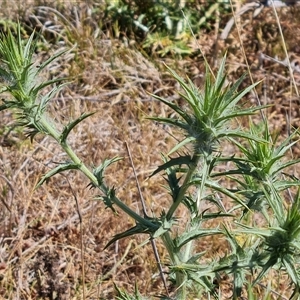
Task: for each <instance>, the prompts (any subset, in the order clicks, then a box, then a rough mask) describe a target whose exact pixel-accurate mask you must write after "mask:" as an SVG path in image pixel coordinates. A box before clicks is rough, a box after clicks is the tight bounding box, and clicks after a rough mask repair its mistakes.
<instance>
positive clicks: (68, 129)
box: [60, 113, 94, 143]
mask: <svg viewBox="0 0 300 300" xmlns="http://www.w3.org/2000/svg"><path fill="white" fill-rule="evenodd" d="M93 114H94V113H84V114H82V115H81V116H80V117H79V118H77V119H76V120H74V121H72V122H70V123H69V124H68V125H66V126H65V128H64V130H63V131H62V133H61V135H60V142H61V143H65V142H66V140H67V137H68V135H69V133H70V132H71V130H72V129H73V128H74V127H75V126H76V125H78V124H79V123H80V122H81V121H83V120H84V119H86V118H88V117H89V116H91V115H93Z"/></svg>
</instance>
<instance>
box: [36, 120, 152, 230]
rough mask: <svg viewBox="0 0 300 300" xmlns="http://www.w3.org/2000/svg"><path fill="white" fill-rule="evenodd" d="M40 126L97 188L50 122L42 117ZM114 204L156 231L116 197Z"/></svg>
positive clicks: (95, 181)
mask: <svg viewBox="0 0 300 300" xmlns="http://www.w3.org/2000/svg"><path fill="white" fill-rule="evenodd" d="M39 122H40V124H41V125H42V128H44V129H45V132H46V134H48V135H50V136H52V137H53V138H54V139H55V140H56V141H57V143H58V144H60V146H61V147H62V148H63V150H64V151H65V153H66V154H67V155H68V156H69V158H70V159H71V160H72V162H73V163H75V164H76V165H77V166H78V169H79V170H80V171H81V172H82V173H83V174H84V175H85V176H86V177H88V178H89V180H90V181H91V182H92V183H93V184H94V185H95V186H97V187H99V186H98V180H97V178H96V176H95V175H94V174H93V172H91V171H90V169H89V168H87V166H86V165H85V164H84V163H83V162H82V160H81V159H80V158H79V157H78V156H77V154H76V153H75V152H74V151H73V149H72V148H71V147H70V145H69V144H68V143H66V142H64V143H62V142H61V140H60V133H59V132H58V131H57V130H56V129H55V128H54V126H52V125H51V124H50V122H49V121H48V120H47V119H46V118H45V116H42V117H41V119H40V120H39ZM113 202H114V204H116V205H117V206H118V207H119V208H120V209H121V210H123V211H124V212H125V213H126V214H127V215H129V216H130V217H132V218H133V219H135V220H136V221H137V222H139V223H141V224H144V225H145V226H147V227H148V228H152V229H153V230H156V229H157V228H158V226H157V225H156V224H154V223H152V222H151V221H150V220H147V219H145V218H143V217H141V216H140V215H138V214H137V213H136V212H135V211H133V210H132V209H130V208H129V207H128V206H127V205H126V204H124V203H123V202H122V201H121V200H120V199H118V198H117V197H114V199H113Z"/></svg>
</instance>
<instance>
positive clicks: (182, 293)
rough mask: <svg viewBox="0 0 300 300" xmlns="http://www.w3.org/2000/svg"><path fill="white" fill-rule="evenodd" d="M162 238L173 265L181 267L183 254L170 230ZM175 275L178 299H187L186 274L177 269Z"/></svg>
mask: <svg viewBox="0 0 300 300" xmlns="http://www.w3.org/2000/svg"><path fill="white" fill-rule="evenodd" d="M161 239H162V241H163V244H164V246H165V247H166V249H167V251H168V254H169V257H170V261H171V263H172V265H174V266H178V267H179V266H180V265H181V263H182V260H181V254H180V252H178V250H177V249H176V248H175V245H174V242H173V240H172V238H171V236H170V233H169V232H168V231H167V232H165V233H164V234H163V235H162V236H161ZM175 276H176V287H177V288H178V289H177V293H176V299H178V300H185V299H187V297H186V296H187V291H186V284H185V282H186V280H187V278H186V274H184V273H183V272H181V271H176V272H175Z"/></svg>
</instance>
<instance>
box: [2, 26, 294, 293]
mask: <svg viewBox="0 0 300 300" xmlns="http://www.w3.org/2000/svg"><path fill="white" fill-rule="evenodd" d="M34 35H35V33H33V34H32V35H31V36H30V37H29V39H28V40H27V41H25V40H23V39H22V37H21V33H20V28H18V31H17V35H16V37H14V36H13V34H12V33H11V32H8V34H7V35H2V36H1V40H0V56H1V68H0V76H1V78H2V80H3V86H2V89H1V92H2V93H6V94H7V93H8V94H9V95H10V98H9V99H7V98H6V99H5V100H3V104H2V105H1V106H0V110H4V109H13V110H14V111H15V112H16V113H17V124H18V125H19V126H22V127H24V128H26V132H27V135H28V137H30V138H31V139H33V138H34V137H35V135H36V134H38V133H39V134H44V135H48V136H50V137H52V138H53V139H54V140H55V141H56V142H57V144H58V145H60V147H61V149H62V151H63V152H64V153H65V154H66V155H67V156H68V161H67V162H63V163H61V164H60V165H58V166H57V167H56V168H54V169H52V170H50V171H49V172H48V173H47V174H46V175H44V177H43V178H41V180H40V182H39V183H38V185H37V187H38V186H40V185H41V184H43V183H45V181H46V180H47V179H49V178H50V177H52V176H54V175H56V174H58V173H61V172H64V171H66V170H78V171H80V172H82V173H83V174H84V175H85V176H86V178H87V180H88V183H89V186H90V187H92V188H94V189H96V190H98V193H99V196H97V199H100V200H102V201H103V203H104V205H105V206H106V207H108V208H110V209H111V210H112V211H113V212H114V211H115V210H116V209H117V208H118V209H121V210H122V211H124V212H125V213H126V214H127V215H128V216H130V217H131V218H133V219H134V220H135V223H136V224H135V226H134V227H132V228H130V229H128V230H126V231H124V232H122V233H119V234H117V235H115V236H114V237H113V238H112V239H111V241H110V242H109V243H108V245H107V247H108V246H109V245H111V244H112V243H114V242H115V241H117V240H118V239H121V238H124V237H128V236H134V235H136V234H147V235H148V236H149V240H153V239H159V240H160V241H161V242H162V244H163V246H164V247H165V249H166V251H167V253H168V261H167V262H163V263H164V264H165V265H166V266H168V279H169V281H171V282H172V283H173V285H174V286H175V288H176V289H175V290H176V291H175V295H174V297H175V298H174V299H189V295H197V296H200V295H202V293H203V292H205V293H206V294H207V295H208V296H209V297H210V296H213V297H215V298H218V297H219V296H220V295H219V294H220V293H221V291H218V286H217V285H216V281H217V279H218V278H220V276H221V275H222V274H228V275H229V276H230V278H232V283H233V290H232V294H233V298H234V299H237V298H239V297H240V296H241V294H242V291H243V290H248V295H249V297H251V299H253V298H254V292H253V289H252V288H253V286H254V285H255V284H257V283H259V282H260V281H261V280H262V278H263V277H265V276H267V275H268V273H269V272H270V271H271V270H283V271H284V272H286V273H287V274H288V275H289V278H290V281H291V284H292V285H293V287H294V292H293V295H292V296H293V297H298V295H299V290H300V276H299V254H300V253H299V252H300V251H299V250H300V244H299V228H300V227H299V226H300V224H299V218H300V215H299V205H300V196H299V195H300V192H299V191H298V192H297V193H296V195H295V197H294V198H293V199H292V200H290V202H291V204H290V205H289V204H288V202H287V201H286V199H285V198H284V197H285V196H284V195H285V194H284V191H286V190H287V189H289V188H294V187H297V186H299V184H300V182H299V180H297V179H296V178H294V177H293V176H289V175H288V174H287V173H284V172H283V170H285V169H288V168H289V167H291V166H293V165H295V164H297V163H298V162H299V160H291V161H288V162H284V161H283V159H284V156H285V153H286V152H287V151H288V150H289V149H290V148H291V147H292V146H293V145H294V144H295V142H294V141H293V140H294V138H295V137H296V135H297V131H295V133H294V134H293V135H292V136H290V137H288V138H287V139H286V140H284V141H283V142H282V141H280V142H279V146H278V143H277V141H276V139H274V137H272V135H271V133H270V132H269V129H268V124H267V122H266V121H265V120H264V121H262V124H263V125H262V126H261V127H257V126H254V125H253V123H252V122H251V121H250V126H249V129H248V130H245V129H243V128H242V127H241V126H239V127H234V124H236V120H237V119H238V118H240V117H243V118H244V119H245V118H249V120H251V118H252V116H253V115H254V114H255V113H256V112H257V111H258V110H261V109H263V107H250V108H243V107H242V106H240V105H239V102H240V100H241V99H242V98H243V97H244V96H245V95H246V94H247V93H248V92H249V91H250V90H251V89H253V88H254V87H255V85H256V84H253V85H251V86H248V87H246V88H245V89H241V88H240V85H241V84H242V83H243V80H244V77H241V78H240V79H239V80H237V82H235V83H233V84H229V83H227V81H226V74H225V61H226V60H225V57H224V59H223V60H222V62H221V64H220V67H219V70H218V72H217V74H216V76H214V74H213V72H212V71H211V70H210V68H209V66H207V69H206V75H205V84H204V87H203V89H199V88H198V87H196V86H195V85H194V84H193V82H192V81H191V80H190V79H186V80H185V79H183V78H181V77H180V76H179V75H178V74H177V73H176V72H175V71H173V70H171V69H170V68H168V67H167V69H168V71H169V72H170V74H171V76H173V78H174V79H175V80H176V81H177V82H178V83H179V85H180V88H181V89H180V91H179V94H180V96H181V97H182V99H183V100H184V101H185V103H186V106H185V107H184V108H183V107H181V106H180V105H179V104H177V103H174V102H170V101H167V100H165V99H164V98H161V97H159V96H156V95H153V97H154V98H156V99H157V100H159V101H161V102H162V103H164V104H165V105H167V106H168V107H169V108H170V109H171V110H173V111H174V113H175V117H167V118H163V117H149V119H151V120H155V121H158V122H162V123H165V124H167V125H169V126H173V127H175V128H177V129H178V130H179V131H180V132H181V133H180V135H181V136H183V138H182V140H181V141H180V142H179V143H178V144H177V145H176V146H175V147H174V148H173V149H171V150H170V151H169V153H166V154H162V160H163V163H162V165H160V166H158V167H157V169H156V170H155V171H154V172H153V174H152V175H151V176H157V175H158V173H163V176H164V178H165V181H166V189H167V191H168V194H169V195H166V197H167V198H168V199H170V205H169V207H167V206H166V207H164V208H163V209H162V210H161V212H160V214H159V215H153V216H149V215H147V214H146V213H144V214H138V213H136V212H135V211H134V210H133V209H131V208H130V206H128V205H126V204H125V201H122V199H119V198H118V196H117V192H116V188H115V187H111V186H109V185H108V184H107V183H106V180H105V171H106V169H107V168H108V167H109V166H110V165H111V164H113V163H117V161H118V160H120V159H121V158H119V157H114V158H111V159H106V160H104V161H103V162H102V163H101V164H100V165H99V166H96V167H90V166H87V165H86V164H85V163H84V162H83V161H82V160H81V159H80V158H79V157H78V156H77V154H76V152H75V151H74V150H73V149H72V148H71V146H70V144H69V143H68V136H69V134H70V132H71V131H72V130H73V129H74V127H75V126H77V125H78V124H80V122H81V121H83V120H84V119H86V118H88V117H89V116H90V115H91V113H83V114H82V115H81V116H80V117H79V118H78V119H76V120H72V121H70V122H69V123H68V124H66V125H65V126H64V127H63V129H62V130H59V129H58V128H57V127H56V126H55V122H54V121H53V120H52V119H51V116H50V115H48V114H47V107H48V105H50V100H51V99H52V97H53V96H54V95H55V94H56V93H57V92H59V91H60V90H61V89H62V88H63V87H64V86H65V84H66V83H61V82H62V79H61V78H60V79H53V80H48V81H45V82H42V83H41V82H40V79H39V75H40V73H41V72H42V70H43V69H44V68H45V67H46V66H47V65H49V64H50V63H51V62H52V61H53V60H54V59H56V58H57V57H59V56H60V55H63V54H64V53H65V51H62V52H60V53H58V54H57V55H55V56H53V57H51V58H49V59H48V60H46V61H45V62H44V63H42V64H41V65H35V64H34V63H33V56H34V51H35V48H36V42H37V40H36V39H35V38H34ZM50 86H51V87H52V88H51V89H50V91H47V92H46V88H47V89H48V88H49V87H50ZM256 118H257V117H256ZM223 143H228V144H230V145H231V146H232V147H235V149H239V153H238V154H236V155H233V156H230V157H227V156H225V155H223V152H222V145H223ZM228 163H229V164H228ZM224 165H226V166H227V167H226V168H225V170H226V171H220V170H221V168H220V167H221V166H224ZM228 166H229V167H228ZM222 169H223V170H224V168H222ZM221 178H224V179H225V180H223V181H222V180H220V179H221ZM286 178H289V179H286ZM229 181H230V182H231V183H234V185H235V187H234V188H232V187H231V188H229V187H226V185H225V184H226V182H229ZM225 201H227V202H228V203H229V202H230V203H231V204H230V205H231V208H230V209H226V208H225V205H224V203H225ZM208 205H209V207H210V209H209V210H208V209H207V207H208ZM182 206H183V207H185V209H186V210H187V211H188V213H189V214H188V215H189V217H188V218H187V219H186V220H185V229H184V231H183V232H182V233H176V231H175V230H172V229H173V228H174V227H175V226H177V224H178V218H179V217H180V215H179V208H181V207H182ZM249 214H251V215H254V214H257V215H259V216H260V217H261V218H262V219H263V220H264V222H263V224H264V225H263V226H264V227H263V228H262V227H258V225H256V224H255V223H253V222H251V221H249V218H248V216H249ZM217 219H219V220H221V222H219V224H221V225H216V226H212V225H210V224H212V222H208V221H216V220H217ZM214 235H218V236H219V237H220V238H223V239H224V241H227V242H226V243H227V245H228V250H227V252H226V253H224V255H223V256H222V257H221V258H220V257H212V256H210V257H209V258H207V256H205V253H204V252H200V253H197V251H196V250H197V249H196V247H195V245H196V242H197V241H199V240H201V239H202V238H204V237H212V236H214ZM241 237H242V239H241ZM117 291H118V297H119V298H120V299H132V297H131V296H129V295H127V293H126V292H123V291H121V290H119V289H118V288H117ZM136 298H138V299H141V295H140V294H139V292H138V290H137V288H136ZM164 298H165V299H172V298H171V296H170V295H168V291H166V295H165V297H164ZM295 299H296V298H295Z"/></svg>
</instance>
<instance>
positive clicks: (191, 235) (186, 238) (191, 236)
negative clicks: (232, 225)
mask: <svg viewBox="0 0 300 300" xmlns="http://www.w3.org/2000/svg"><path fill="white" fill-rule="evenodd" d="M215 234H224V233H223V231H222V230H220V229H205V228H202V229H195V230H191V231H188V232H184V233H182V234H181V235H180V236H179V237H177V238H176V239H175V240H174V243H175V246H176V248H178V249H180V248H181V247H182V246H184V245H185V244H187V243H188V242H190V241H192V240H195V239H198V238H200V237H205V236H213V235H215Z"/></svg>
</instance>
